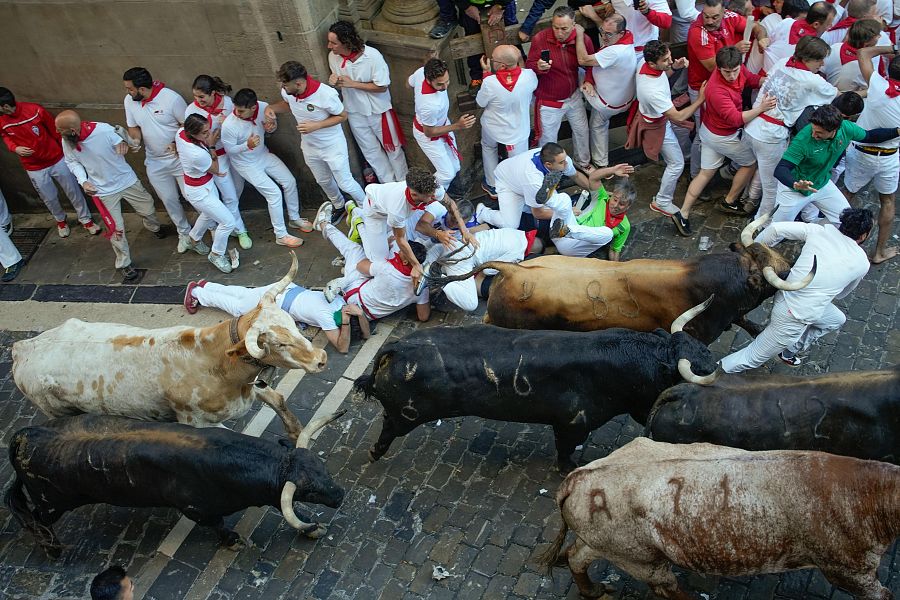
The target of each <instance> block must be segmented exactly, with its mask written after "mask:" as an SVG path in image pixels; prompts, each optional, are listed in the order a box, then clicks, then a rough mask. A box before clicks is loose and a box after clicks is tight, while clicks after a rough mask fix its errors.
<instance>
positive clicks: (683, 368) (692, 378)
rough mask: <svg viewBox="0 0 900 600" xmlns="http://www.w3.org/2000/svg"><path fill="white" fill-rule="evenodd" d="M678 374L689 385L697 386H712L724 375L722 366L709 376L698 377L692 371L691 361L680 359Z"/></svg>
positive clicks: (718, 366) (717, 367)
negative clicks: (694, 384)
mask: <svg viewBox="0 0 900 600" xmlns="http://www.w3.org/2000/svg"><path fill="white" fill-rule="evenodd" d="M678 373H679V374H680V375H681V376H682V377H683V378H684V380H685V381H687V382H688V383H696V384H697V385H712V384H713V382H715V380H716V379H718V378H719V375H720V374H721V373H722V367H721V366H720V365H717V366H716V370H715V371H713V372H712V373H710V374H709V375H702V376H701V375H697V374H696V373H694V371H693V370H692V369H691V361H689V360H688V359H686V358H679V359H678Z"/></svg>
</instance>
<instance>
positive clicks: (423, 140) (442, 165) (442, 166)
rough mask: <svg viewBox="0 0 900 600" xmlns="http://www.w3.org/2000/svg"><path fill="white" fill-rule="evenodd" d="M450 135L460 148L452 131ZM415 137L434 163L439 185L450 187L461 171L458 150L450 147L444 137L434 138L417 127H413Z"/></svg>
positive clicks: (435, 176)
mask: <svg viewBox="0 0 900 600" xmlns="http://www.w3.org/2000/svg"><path fill="white" fill-rule="evenodd" d="M449 135H450V139H452V140H453V145H454V146H455V147H456V148H457V150H458V149H459V144H457V142H456V136H455V135H454V134H453V133H452V132H451V133H450V134H449ZM413 137H414V138H416V142H418V144H419V148H421V149H422V152H423V153H424V154H425V156H427V157H428V160H430V161H431V164H432V165H434V178H435V179H436V180H437V183H438V185H440V186H442V187H443V188H444V189H445V190H446V189H447V188H448V187H450V182H451V181H453V178H454V177H456V174H457V173H459V157H457V156H456V152H454V151H453V149H452V148H450V145H449V144H448V143H447V142H446V141H445V140H444V138H443V137H439V138H437V139H436V140H432V139H431V138H430V137H428V136H427V135H425V134H424V133H422V132H421V131H419V130H418V129H415V128H413Z"/></svg>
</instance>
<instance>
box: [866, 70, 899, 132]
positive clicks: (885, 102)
mask: <svg viewBox="0 0 900 600" xmlns="http://www.w3.org/2000/svg"><path fill="white" fill-rule="evenodd" d="M887 89H888V82H887V80H886V79H885V78H884V77H882V76H881V75H879V74H878V73H877V72H876V73H872V76H871V77H870V78H869V94H868V96H867V97H866V104H865V106H864V107H863V111H862V113H860V115H859V119H857V120H856V124H857V125H859V126H860V127H862V128H863V129H866V130H868V129H877V128H879V127H897V124H898V123H900V96H898V97H896V98H889V97H888V96H887V94H886V93H885V92H887ZM866 146H880V147H882V148H897V147H900V138H894V139H892V140H888V141H886V142H881V143H880V144H870V143H866Z"/></svg>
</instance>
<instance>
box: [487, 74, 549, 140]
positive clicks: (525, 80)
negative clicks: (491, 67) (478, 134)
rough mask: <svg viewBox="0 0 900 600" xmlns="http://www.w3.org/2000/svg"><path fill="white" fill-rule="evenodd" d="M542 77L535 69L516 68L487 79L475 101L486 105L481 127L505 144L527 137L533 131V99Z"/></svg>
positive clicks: (492, 75) (489, 76)
mask: <svg viewBox="0 0 900 600" xmlns="http://www.w3.org/2000/svg"><path fill="white" fill-rule="evenodd" d="M537 85H538V78H537V75H535V74H534V71H532V70H531V69H523V68H521V67H516V68H514V69H510V70H501V71H498V72H497V73H494V74H491V75H488V76H487V77H485V78H484V80H483V82H482V84H481V88H480V89H479V90H478V95H477V96H476V97H475V101H476V102H477V103H478V106H481V107H483V108H484V113H482V115H481V127H482V129H483V130H484V131H485V132H487V133H488V134H489V135H490V137H491V138H493V139H494V140H496V141H498V142H500V143H501V144H514V143H516V142H519V141H520V140H523V139H526V138H527V137H528V134H529V132H530V131H531V111H530V109H531V100H532V96H533V95H534V90H535V89H537Z"/></svg>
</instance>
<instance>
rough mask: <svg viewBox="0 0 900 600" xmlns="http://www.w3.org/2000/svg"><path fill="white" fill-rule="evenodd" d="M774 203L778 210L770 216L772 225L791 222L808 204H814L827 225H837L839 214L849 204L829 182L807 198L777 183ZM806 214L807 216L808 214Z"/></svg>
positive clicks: (839, 220)
mask: <svg viewBox="0 0 900 600" xmlns="http://www.w3.org/2000/svg"><path fill="white" fill-rule="evenodd" d="M775 203H776V204H777V205H778V210H777V211H775V214H774V215H772V222H773V223H779V222H782V221H793V220H794V219H795V218H796V217H797V215H798V214H800V211H802V210H803V209H804V208H806V207H807V206H808V205H809V204H814V205H815V206H817V207H818V208H819V210H821V211H822V214H824V215H825V218H826V219H828V222H829V223H832V224H834V225H839V224H840V222H841V219H840V217H841V212H842V211H843V210H844V209H845V208H850V203H849V202H847V199H846V198H845V197H844V195H843V194H842V193H841V191H840V190H839V189H838V188H837V186H836V185H834V182H833V181H829V182H828V183H826V184H825V185H824V186H823V187H822V189H820V190H819V191H818V192H816V193H814V194H810V195H809V196H804V195H803V194H801V193H800V192H795V191H794V190H791V189H789V188H788V187H787V186H786V185H784V184H783V183H781V182H779V183H778V194H777V196H776V199H775ZM806 214H807V215H808V214H809V213H806Z"/></svg>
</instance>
